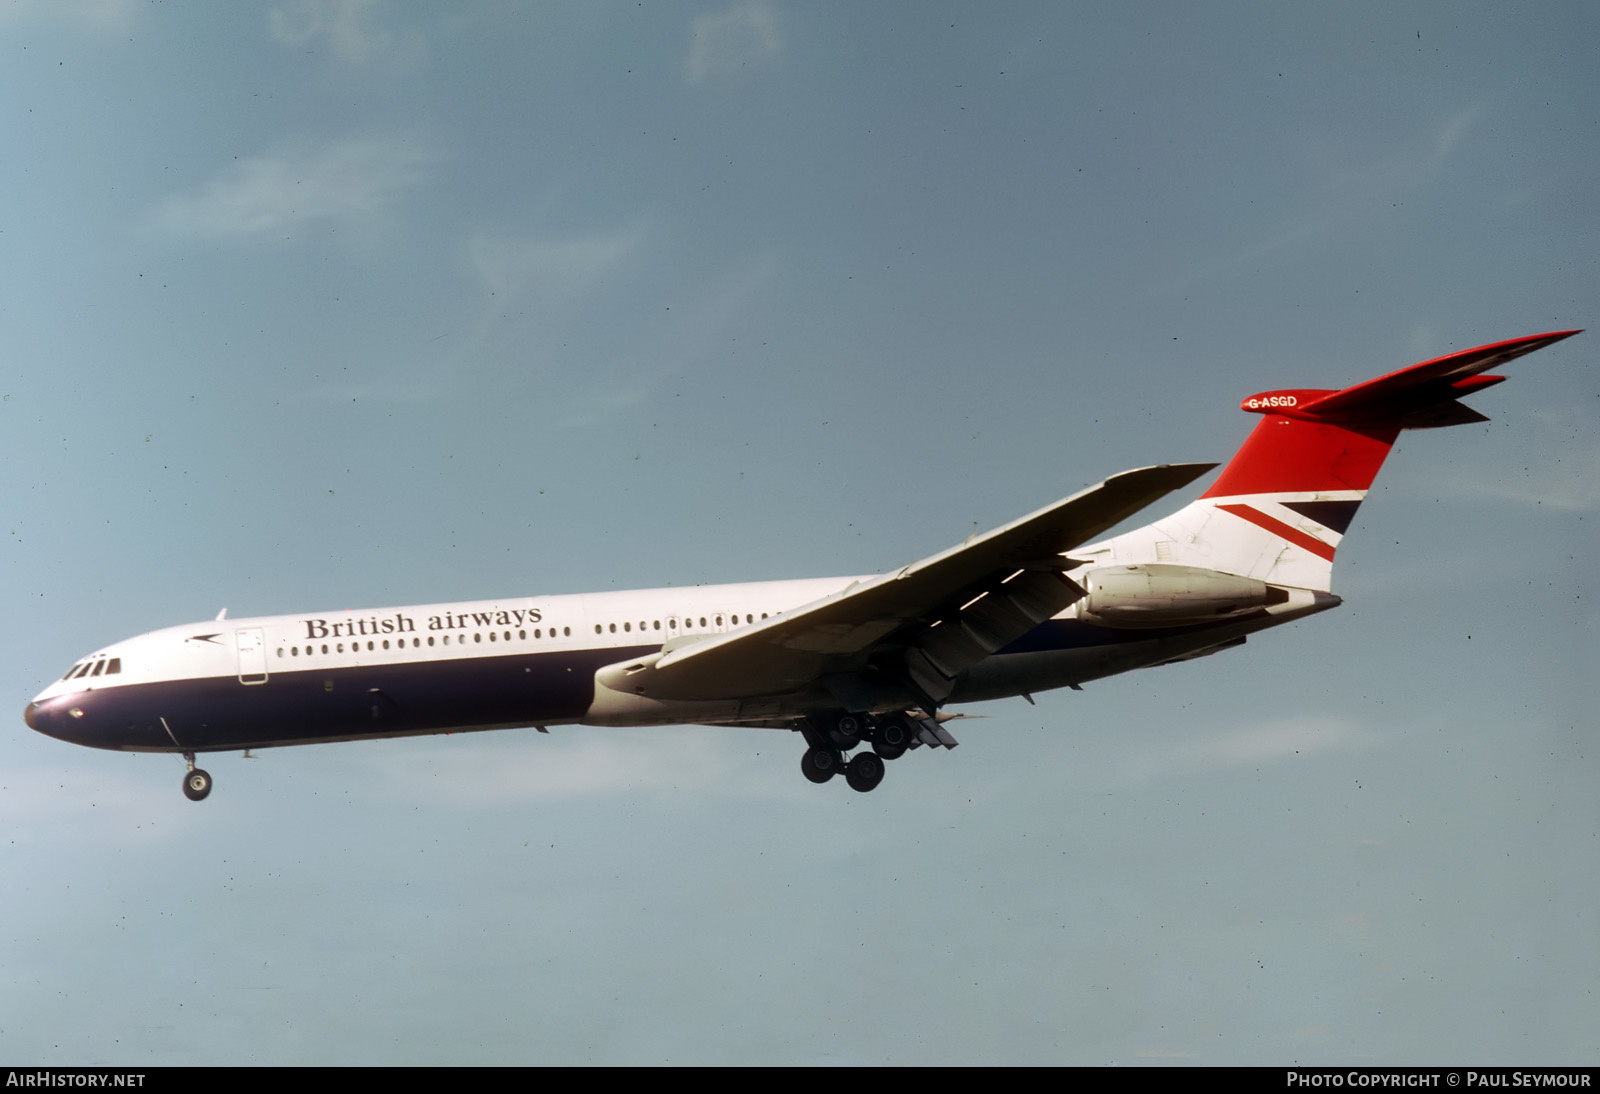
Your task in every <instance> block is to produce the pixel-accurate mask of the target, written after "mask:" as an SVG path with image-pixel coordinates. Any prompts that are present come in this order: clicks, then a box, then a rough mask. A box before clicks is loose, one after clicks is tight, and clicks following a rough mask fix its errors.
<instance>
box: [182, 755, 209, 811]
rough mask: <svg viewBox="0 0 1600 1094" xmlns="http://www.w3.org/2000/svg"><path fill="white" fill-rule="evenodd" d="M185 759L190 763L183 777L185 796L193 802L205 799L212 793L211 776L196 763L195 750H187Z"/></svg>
mask: <svg viewBox="0 0 1600 1094" xmlns="http://www.w3.org/2000/svg"><path fill="white" fill-rule="evenodd" d="M183 759H184V761H185V762H186V763H187V764H188V765H189V772H188V774H186V775H184V777H183V796H184V797H186V798H188V799H189V800H190V801H192V802H197V801H204V800H205V797H206V795H207V794H209V793H211V776H210V775H208V774H207V773H206V772H204V771H202V770H200V769H199V768H198V767H196V766H195V765H194V753H193V752H185V753H184V754H183Z"/></svg>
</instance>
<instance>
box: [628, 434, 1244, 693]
mask: <svg viewBox="0 0 1600 1094" xmlns="http://www.w3.org/2000/svg"><path fill="white" fill-rule="evenodd" d="M1215 466H1216V465H1215V464H1210V463H1202V464H1169V465H1162V466H1159V467H1144V468H1139V469H1138V470H1134V471H1124V472H1123V473H1122V474H1120V475H1113V476H1112V477H1111V478H1109V479H1107V480H1106V481H1105V482H1102V483H1100V484H1099V485H1098V486H1091V487H1089V488H1088V489H1087V490H1083V491H1080V492H1079V493H1077V494H1074V495H1073V496H1072V497H1070V498H1066V499H1064V500H1062V501H1058V502H1056V503H1055V504H1054V505H1048V506H1046V507H1045V508H1043V509H1040V510H1039V511H1038V512H1036V513H1031V514H1029V515H1028V516H1025V517H1023V518H1021V519H1020V520H1015V521H1012V522H1011V523H1010V524H1007V525H1005V526H1004V527H1001V528H996V529H995V530H994V531H992V532H988V533H986V534H984V535H981V536H978V537H976V538H974V539H970V540H968V541H967V542H966V543H962V544H960V545H958V546H955V547H951V548H950V549H949V550H946V551H942V552H940V553H939V554H936V555H932V556H930V557H928V558H925V559H923V560H922V561H920V562H914V563H912V564H911V565H909V566H906V567H905V568H903V569H900V570H896V571H894V572H892V573H887V574H883V575H881V576H879V577H875V578H871V579H869V580H866V581H864V582H860V583H858V584H855V585H852V586H850V587H849V588H847V589H844V590H842V591H840V592H838V593H835V594H834V595H832V596H829V597H826V598H824V599H822V600H818V601H816V602H814V603H811V604H808V605H804V606H802V607H800V608H796V609H794V610H793V611H789V612H785V613H783V614H781V615H778V616H775V617H773V618H771V619H767V620H764V621H762V622H761V623H758V624H754V625H752V626H748V627H743V628H741V629H739V630H736V631H730V632H728V633H727V634H725V635H719V636H717V637H715V638H708V639H704V640H701V641H697V642H693V643H691V644H688V645H680V646H677V647H675V648H670V649H668V650H667V651H666V652H664V653H663V654H662V655H661V656H660V657H659V658H658V659H656V660H655V661H654V663H653V664H647V663H640V664H638V665H630V666H627V667H621V666H619V668H621V674H620V675H619V676H618V677H617V678H616V680H615V683H614V684H611V686H620V687H625V688H627V689H628V690H632V691H635V692H636V693H638V694H643V695H648V696H651V697H653V698H659V699H703V698H717V697H723V698H746V697H754V696H760V695H780V694H786V693H788V692H792V691H795V690H798V689H800V688H804V687H807V686H809V685H812V684H814V683H816V682H817V681H819V680H820V679H822V678H823V677H824V676H827V675H829V674H834V673H847V672H849V671H851V670H853V669H859V668H861V667H862V666H863V665H864V664H865V663H866V660H867V657H868V655H869V654H871V653H873V652H875V651H877V650H880V649H882V648H883V647H885V646H896V647H903V648H904V649H905V650H906V651H907V658H908V660H910V661H911V662H913V663H912V664H911V665H909V666H908V671H909V673H910V675H911V676H912V677H913V678H914V679H915V680H917V682H918V683H919V684H923V685H924V690H925V691H926V692H928V693H929V694H931V695H933V697H934V699H936V700H941V699H942V698H943V697H944V696H941V695H938V694H937V691H938V690H939V689H938V688H937V687H936V686H935V687H927V686H926V684H927V683H930V682H931V683H936V681H924V680H923V677H924V676H925V675H926V673H927V669H928V667H929V665H932V666H933V667H934V668H935V669H936V670H937V672H938V673H939V674H942V676H943V677H944V678H946V679H948V678H949V677H951V676H953V675H954V674H955V672H959V671H960V670H961V669H962V668H965V667H967V666H968V665H970V664H972V663H975V662H976V661H977V660H980V659H981V658H982V657H984V656H987V655H988V653H990V652H993V649H991V648H989V647H991V646H994V645H995V644H996V643H999V644H1005V643H1008V642H1010V641H1014V640H1015V638H1018V637H1021V635H1022V634H1024V633H1026V631H1027V630H1028V629H1031V628H1032V627H1033V626H1036V625H1037V624H1038V623H1040V622H1042V621H1043V620H1044V619H1048V618H1049V617H1050V616H1052V615H1054V614H1055V613H1056V612H1059V611H1060V610H1061V609H1063V608H1065V607H1066V606H1067V605H1069V604H1071V603H1073V602H1074V601H1076V600H1077V599H1079V598H1080V597H1082V596H1083V595H1084V592H1083V590H1082V589H1081V588H1079V587H1078V586H1077V585H1075V584H1074V583H1073V582H1071V581H1069V580H1067V579H1066V578H1065V577H1064V576H1063V575H1064V572H1065V571H1066V570H1068V569H1071V568H1072V563H1071V562H1070V561H1068V560H1065V559H1063V558H1062V557H1061V556H1062V554H1063V553H1064V552H1066V551H1070V550H1072V548H1074V547H1077V546H1079V545H1080V544H1083V543H1086V542H1089V541H1090V540H1092V539H1094V538H1095V537H1097V536H1099V535H1100V534H1101V533H1102V532H1104V531H1106V529H1108V528H1110V527H1112V526H1113V525H1115V524H1117V523H1119V522H1121V521H1122V520H1124V519H1126V518H1127V517H1129V516H1131V515H1132V514H1134V513H1136V512H1138V511H1139V510H1140V509H1143V508H1144V507H1145V506H1147V505H1149V504H1150V503H1151V502H1153V501H1155V500H1156V499H1158V498H1160V497H1163V496H1165V495H1166V494H1168V493H1171V492H1172V491H1173V490H1176V489H1178V488H1180V487H1183V486H1187V485H1188V484H1189V483H1191V482H1193V481H1194V480H1195V479H1197V478H1199V477H1200V476H1201V475H1203V474H1204V473H1205V472H1207V471H1209V470H1211V469H1212V468H1213V467H1215ZM919 655H920V656H919ZM608 683H609V682H608ZM943 690H945V694H948V693H949V692H948V688H945V689H943Z"/></svg>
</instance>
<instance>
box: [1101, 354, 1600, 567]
mask: <svg viewBox="0 0 1600 1094" xmlns="http://www.w3.org/2000/svg"><path fill="white" fill-rule="evenodd" d="M1577 333H1578V332H1577V331H1575V330H1568V331H1555V332H1552V333H1550V334H1538V335H1533V336H1531V337H1528V338H1514V339H1512V340H1511V341H1508V342H1496V343H1494V344H1493V345H1488V346H1479V347H1478V348H1477V349H1469V350H1463V351H1462V352H1460V353H1452V354H1450V355H1449V356H1446V357H1440V358H1437V359H1435V360H1432V361H1424V362H1422V363H1421V364H1418V365H1412V366H1411V367H1409V368H1403V369H1400V370H1399V371H1398V372H1391V373H1389V374H1388V375H1387V376H1380V377H1378V378H1377V379H1375V380H1368V381H1366V382H1365V383H1361V384H1356V385H1354V386H1352V387H1347V388H1344V389H1342V390H1338V391H1333V390H1318V389H1294V390H1283V391H1266V392H1262V393H1261V394H1259V395H1252V396H1250V397H1249V398H1247V399H1245V400H1244V401H1243V402H1242V403H1241V404H1240V407H1241V409H1243V410H1245V411H1246V412H1248V413H1252V414H1260V415H1262V416H1263V417H1262V421H1261V422H1260V424H1259V425H1257V426H1256V428H1255V430H1254V432H1252V433H1251V434H1250V437H1249V438H1248V439H1247V440H1246V441H1245V443H1244V445H1243V447H1241V448H1240V449H1239V451H1238V453H1237V454H1235V455H1234V457H1233V459H1232V460H1231V461H1230V462H1229V463H1228V465H1227V466H1226V467H1225V468H1223V470H1222V474H1221V475H1220V476H1218V478H1217V481H1216V482H1215V483H1214V484H1213V485H1212V487H1211V489H1209V490H1207V491H1206V492H1205V493H1204V494H1203V495H1201V497H1200V499H1199V500H1198V501H1196V502H1194V503H1192V504H1191V505H1189V506H1187V507H1186V508H1184V509H1181V510H1179V511H1178V512H1177V513H1174V514H1173V515H1172V516H1171V517H1168V518H1167V519H1165V520H1161V521H1158V522H1156V524H1154V525H1152V526H1150V528H1147V529H1141V530H1140V531H1139V532H1137V533H1131V534H1130V536H1129V537H1121V538H1120V539H1119V541H1118V544H1117V554H1118V555H1119V556H1120V555H1122V554H1123V553H1124V545H1123V543H1122V540H1124V539H1134V538H1135V537H1138V538H1140V539H1143V538H1147V537H1152V536H1153V538H1151V539H1149V541H1148V542H1146V543H1145V544H1144V545H1143V550H1144V552H1145V553H1147V554H1148V560H1149V561H1153V562H1154V561H1160V562H1165V561H1172V562H1180V563H1185V564H1188V565H1194V566H1203V567H1206V568H1208V569H1213V570H1221V571H1223V572H1226V573H1233V574H1240V575H1242V576H1245V577H1253V578H1257V579H1259V580H1262V581H1268V582H1271V583H1273V584H1277V585H1290V586H1295V587H1298V588H1304V589H1318V590H1322V591H1327V590H1328V589H1329V587H1330V583H1331V577H1332V572H1333V555H1334V551H1335V550H1336V549H1337V548H1338V546H1339V542H1340V540H1341V539H1342V538H1343V536H1344V533H1345V530H1346V529H1348V528H1349V526H1350V523H1351V521H1352V520H1353V519H1354V517H1355V512H1356V508H1357V507H1358V506H1359V505H1360V504H1361V501H1362V499H1363V498H1365V497H1366V495H1367V489H1368V488H1369V487H1370V486H1371V485H1372V480H1373V479H1374V478H1376V477H1377V474H1378V469H1379V468H1381V467H1382V466H1383V461H1384V457H1386V456H1387V455H1388V454H1389V449H1390V447H1391V446H1392V445H1393V444H1394V442H1395V438H1397V437H1398V436H1399V435H1400V431H1401V430H1404V429H1432V428H1437V427H1441V426H1450V425H1463V424H1467V423H1470V422H1482V421H1487V420H1488V419H1487V418H1485V417H1484V416H1483V415H1482V414H1479V413H1478V412H1477V411H1475V410H1472V409H1471V408H1469V407H1467V406H1464V405H1462V404H1461V403H1460V402H1458V401H1457V400H1458V399H1460V398H1461V397H1462V396H1463V395H1468V394H1471V393H1472V392H1475V391H1479V390H1481V389H1483V388H1486V387H1491V386H1493V385H1494V384H1498V383H1500V382H1501V381H1502V380H1504V379H1505V377H1504V376H1483V375H1480V374H1481V373H1483V372H1485V371H1487V370H1488V369H1491V368H1494V367H1496V366H1498V365H1502V364H1505V363H1506V362H1508V361H1512V360H1515V359H1516V358H1518V357H1521V356H1522V355H1523V354H1526V353H1532V352H1533V351H1534V350H1537V349H1543V348H1544V347H1545V346H1548V345H1552V344H1554V343H1556V342H1559V341H1561V340H1562V339H1563V338H1570V337H1571V336H1572V335H1574V334H1577ZM1126 548H1128V549H1133V550H1135V551H1137V550H1139V546H1138V544H1137V542H1129V543H1127V544H1126Z"/></svg>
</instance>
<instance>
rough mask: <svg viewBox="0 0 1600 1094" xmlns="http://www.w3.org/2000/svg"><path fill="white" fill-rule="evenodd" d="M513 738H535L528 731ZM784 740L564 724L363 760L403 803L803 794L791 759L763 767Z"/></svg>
mask: <svg viewBox="0 0 1600 1094" xmlns="http://www.w3.org/2000/svg"><path fill="white" fill-rule="evenodd" d="M512 733H513V734H524V735H535V731H534V730H515V731H512ZM740 733H745V734H763V733H764V734H767V735H768V736H770V738H771V742H770V743H771V745H772V747H771V748H762V749H761V750H760V751H761V752H762V753H763V754H764V755H761V756H752V755H751V753H750V752H749V750H748V748H744V749H741V748H738V747H732V746H731V745H730V740H729V736H730V735H734V734H740ZM788 737H789V735H788V734H780V733H778V732H775V731H771V730H753V729H727V728H717V729H714V728H704V727H689V726H668V727H663V728H660V729H597V728H593V727H572V726H566V727H558V728H555V729H552V730H551V731H550V733H549V735H544V734H537V735H535V736H534V737H533V739H531V740H524V741H522V742H515V741H514V740H513V739H512V737H511V735H508V734H495V735H494V737H493V739H492V740H491V741H470V742H463V741H461V740H459V739H457V740H455V741H452V742H449V743H447V744H444V743H439V742H423V745H422V750H423V752H424V756H425V759H421V760H419V757H418V755H417V752H416V750H415V749H405V748H396V747H394V746H391V747H390V748H389V749H388V750H383V749H374V750H371V751H370V753H369V754H368V755H367V756H365V757H363V758H364V759H366V760H367V762H368V763H370V764H371V765H372V767H373V769H374V771H375V773H376V775H377V777H378V779H379V781H380V783H381V785H383V786H384V787H385V788H386V789H387V792H388V793H390V794H392V795H393V796H394V797H395V798H397V799H399V800H403V801H412V802H414V801H419V800H432V801H438V800H451V801H460V802H466V803H472V804H475V805H484V804H492V803H497V802H506V801H555V800H569V799H575V798H592V797H597V796H602V797H603V796H608V795H614V794H624V795H628V796H645V795H669V796H670V795H678V794H683V795H686V796H688V797H689V798H691V799H693V800H697V801H698V800H702V799H704V798H705V797H706V796H708V795H710V794H713V793H716V792H719V791H721V792H732V793H734V794H735V795H736V796H739V797H746V796H748V797H756V798H767V797H772V796H778V797H786V796H788V795H789V792H791V791H793V792H795V793H796V794H798V793H799V792H801V791H803V790H805V789H809V784H807V783H805V782H804V781H803V780H801V779H800V778H799V777H798V776H795V777H793V778H789V777H788V776H792V775H794V769H795V766H796V765H795V764H794V763H792V762H779V763H773V762H772V760H773V756H772V753H773V752H774V751H781V749H779V748H778V746H779V745H782V744H788V745H790V746H791V749H792V748H793V743H792V742H791V741H789V740H788ZM795 755H796V756H798V752H796V753H795ZM787 758H788V757H787V756H785V759H787Z"/></svg>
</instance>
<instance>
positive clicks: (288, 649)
mask: <svg viewBox="0 0 1600 1094" xmlns="http://www.w3.org/2000/svg"><path fill="white" fill-rule="evenodd" d="M761 618H762V619H765V618H767V613H766V612H762V613H761ZM755 621H756V616H755V614H754V613H753V612H751V613H746V614H745V615H744V617H743V620H742V621H741V619H740V616H739V615H738V614H732V615H726V616H724V615H720V614H719V615H713V616H704V615H702V616H700V617H699V618H698V622H699V624H700V626H699V629H700V630H705V629H707V628H709V627H712V626H716V627H722V626H725V625H726V626H730V627H738V626H742V625H743V624H745V623H754V622H755ZM696 622H697V620H696V619H695V618H693V617H689V616H685V617H684V618H683V620H682V624H681V625H682V627H683V629H684V630H694V629H696V628H695V623H696ZM678 625H679V621H678V620H676V619H669V620H668V621H667V627H668V629H669V630H670V629H671V628H672V627H674V626H678ZM617 627H618V625H617V624H616V623H609V624H607V623H596V624H595V625H594V633H595V634H605V633H606V632H607V631H608V630H609V631H610V633H612V634H616V633H618V632H617ZM621 627H622V631H623V633H632V632H633V629H634V628H633V621H632V620H629V621H628V622H625V623H623V624H621ZM549 630H550V634H549V636H548V637H550V638H557V637H560V638H571V637H572V628H571V627H562V628H561V632H560V634H559V635H558V634H557V633H556V628H554V627H551V628H549ZM639 630H640V631H641V632H647V631H659V630H661V620H659V619H654V620H648V619H641V620H640V621H639ZM485 634H487V635H488V641H490V642H500V641H505V642H510V641H513V638H512V635H511V632H510V631H487V632H484V631H479V632H475V633H474V634H473V636H472V641H473V642H474V643H479V644H481V643H482V642H483V641H484V636H485ZM454 637H455V639H456V645H458V646H464V645H466V644H467V636H466V635H464V634H460V635H456V636H454ZM533 637H534V638H535V639H540V638H544V637H546V635H545V628H543V627H539V628H536V629H535V630H534V632H533ZM450 638H451V636H450V635H448V634H446V635H442V636H437V637H436V636H434V635H429V636H428V637H427V639H426V644H427V645H429V646H432V645H434V644H435V642H437V644H439V645H442V646H448V645H450ZM527 638H528V632H527V631H526V630H519V631H517V632H516V640H520V641H526V640H527ZM423 644H424V640H423V639H422V638H420V637H418V638H412V639H411V640H410V646H409V647H408V646H407V644H406V639H404V638H397V639H392V640H391V639H388V638H385V639H382V640H378V639H370V638H369V639H368V640H367V644H366V647H365V648H366V649H367V650H369V651H372V652H376V651H378V650H387V649H391V648H394V649H408V648H410V649H420V648H422V646H423ZM346 645H347V643H344V642H324V643H322V644H321V645H306V646H279V647H278V656H279V657H301V656H305V657H311V656H313V655H315V654H317V653H344V652H345V646H346ZM348 645H349V647H350V652H351V653H360V652H361V651H362V645H361V643H360V642H350V643H348ZM111 663H112V664H113V665H119V666H120V662H118V660H117V659H116V658H112V661H111ZM78 667H79V666H77V665H74V666H73V668H74V669H77V668H78ZM84 667H87V666H84ZM107 671H109V672H118V671H120V667H119V668H112V669H109V670H107ZM71 675H72V672H71V670H68V672H67V676H66V677H62V679H66V678H67V677H70V676H71ZM79 675H80V676H81V675H82V671H81V670H80V671H79ZM93 675H95V676H98V675H99V672H98V670H97V671H96V672H95V673H93Z"/></svg>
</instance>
